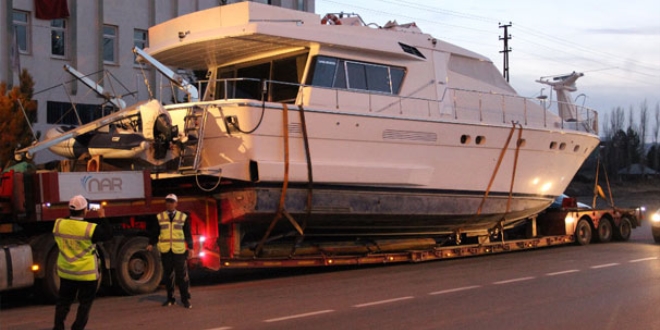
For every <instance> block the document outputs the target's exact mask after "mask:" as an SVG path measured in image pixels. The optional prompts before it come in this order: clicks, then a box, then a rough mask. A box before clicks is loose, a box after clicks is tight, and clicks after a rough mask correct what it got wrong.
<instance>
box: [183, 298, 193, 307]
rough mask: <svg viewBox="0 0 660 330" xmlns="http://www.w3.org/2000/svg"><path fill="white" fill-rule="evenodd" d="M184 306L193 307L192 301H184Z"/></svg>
mask: <svg viewBox="0 0 660 330" xmlns="http://www.w3.org/2000/svg"><path fill="white" fill-rule="evenodd" d="M183 308H187V309H191V308H192V304H191V303H190V301H188V300H186V301H184V302H183Z"/></svg>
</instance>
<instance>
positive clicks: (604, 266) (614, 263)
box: [591, 262, 619, 269]
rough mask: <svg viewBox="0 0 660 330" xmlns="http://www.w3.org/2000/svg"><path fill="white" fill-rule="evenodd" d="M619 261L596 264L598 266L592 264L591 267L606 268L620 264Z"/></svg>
mask: <svg viewBox="0 0 660 330" xmlns="http://www.w3.org/2000/svg"><path fill="white" fill-rule="evenodd" d="M618 265H619V263H618V262H613V263H611V264H602V265H596V266H591V269H599V268H606V267H612V266H618Z"/></svg>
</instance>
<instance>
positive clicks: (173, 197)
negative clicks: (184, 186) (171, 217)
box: [165, 194, 179, 202]
mask: <svg viewBox="0 0 660 330" xmlns="http://www.w3.org/2000/svg"><path fill="white" fill-rule="evenodd" d="M165 200H166V201H169V200H172V201H175V202H178V201H179V199H178V198H176V195H175V194H169V195H167V196H165Z"/></svg>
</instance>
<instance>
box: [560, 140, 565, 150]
mask: <svg viewBox="0 0 660 330" xmlns="http://www.w3.org/2000/svg"><path fill="white" fill-rule="evenodd" d="M564 149H566V143H564V142H562V143H560V144H559V150H564Z"/></svg>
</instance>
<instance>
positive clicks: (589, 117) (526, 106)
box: [198, 78, 598, 134]
mask: <svg viewBox="0 0 660 330" xmlns="http://www.w3.org/2000/svg"><path fill="white" fill-rule="evenodd" d="M208 82H209V81H208V80H206V81H200V82H198V88H199V90H200V91H205V89H206V86H207V85H208ZM425 88H426V86H422V89H425ZM202 95H204V94H202ZM211 99H214V100H229V99H255V100H260V101H269V102H285V103H297V104H301V105H304V106H325V107H328V108H330V107H333V108H334V109H336V110H337V111H342V112H343V111H346V112H348V111H351V112H352V111H367V112H370V113H380V114H383V115H390V114H391V115H395V116H404V117H407V118H408V117H411V118H425V119H440V120H450V121H460V122H477V123H485V124H493V123H502V124H510V123H511V122H517V123H519V124H521V125H523V126H526V127H539V128H541V127H542V128H554V129H561V130H572V131H583V132H588V133H593V134H597V133H598V113H597V112H596V111H595V110H593V109H590V108H587V107H584V106H579V105H577V104H574V103H572V102H559V101H553V100H547V99H539V98H529V97H523V96H518V95H511V94H503V93H495V92H484V91H478V90H469V89H461V88H444V90H443V92H442V95H441V97H440V98H439V99H429V98H424V97H416V96H401V95H393V94H390V93H383V92H373V91H364V90H355V89H342V88H329V87H319V86H312V85H304V84H298V83H292V82H284V81H277V80H264V79H258V78H222V79H217V80H216V81H215V90H214V94H213V97H212V98H211Z"/></svg>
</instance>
